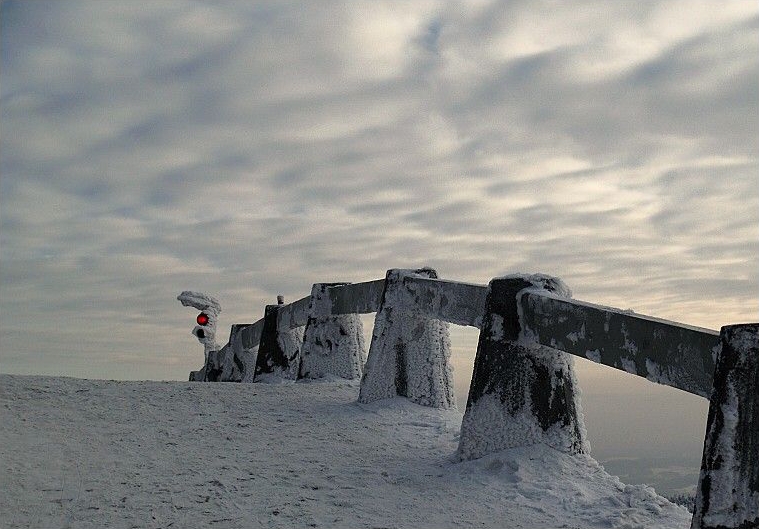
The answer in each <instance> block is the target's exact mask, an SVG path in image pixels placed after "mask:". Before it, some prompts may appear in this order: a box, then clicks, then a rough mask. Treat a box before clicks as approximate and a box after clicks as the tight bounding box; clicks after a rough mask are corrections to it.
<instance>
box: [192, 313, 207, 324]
mask: <svg viewBox="0 0 759 529" xmlns="http://www.w3.org/2000/svg"><path fill="white" fill-rule="evenodd" d="M195 321H197V322H198V325H208V321H209V319H208V314H206V313H205V312H201V313H200V314H198V317H197V318H195Z"/></svg>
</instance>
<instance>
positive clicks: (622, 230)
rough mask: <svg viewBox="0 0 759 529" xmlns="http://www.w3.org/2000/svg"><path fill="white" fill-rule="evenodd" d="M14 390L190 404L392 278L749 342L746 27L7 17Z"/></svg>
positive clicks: (202, 11) (419, 7) (145, 5)
mask: <svg viewBox="0 0 759 529" xmlns="http://www.w3.org/2000/svg"><path fill="white" fill-rule="evenodd" d="M0 37H1V38H2V43H1V44H2V49H1V53H2V64H1V69H0V123H1V125H0V127H2V128H1V129H0V130H1V135H0V300H1V301H0V372H4V373H25V374H53V375H73V376H81V377H98V378H134V379H141V378H157V379H186V376H187V373H188V371H189V370H190V369H195V368H197V367H198V366H199V365H200V363H201V362H202V348H201V347H200V346H199V345H198V344H197V342H196V341H195V340H194V338H193V337H192V336H191V335H190V334H189V331H190V329H191V328H192V323H193V318H194V316H195V312H194V311H190V310H188V309H186V308H184V307H181V305H180V304H179V303H178V302H177V301H176V296H177V294H178V293H179V292H180V291H182V290H186V289H191V290H199V291H203V292H206V293H208V294H211V295H214V296H216V297H217V298H218V299H219V300H220V301H221V304H222V307H223V312H222V314H221V318H220V325H221V331H220V333H219V339H220V341H221V342H223V341H225V339H226V336H227V332H228V331H227V329H228V328H229V325H230V324H232V323H236V322H251V321H255V320H257V319H259V318H260V317H261V316H262V314H263V308H264V305H265V304H266V303H272V302H274V300H275V296H276V295H277V294H284V295H285V296H286V298H288V299H290V300H293V299H296V298H300V297H302V296H305V295H306V294H308V292H309V291H310V286H311V284H312V283H314V282H317V281H363V280H370V279H377V278H380V277H383V276H384V273H385V270H386V269H388V268H396V267H419V266H423V265H427V266H432V267H434V268H436V269H437V270H438V272H439V274H440V276H441V277H444V278H450V279H457V280H463V281H470V282H477V283H487V281H488V280H489V279H490V278H492V277H494V276H498V275H502V274H505V273H511V272H545V273H549V274H553V275H557V276H559V277H561V278H562V279H564V281H565V282H566V283H567V284H568V285H569V286H570V287H571V288H572V289H573V291H574V293H575V296H576V297H577V298H579V299H583V300H586V301H591V302H594V303H600V304H607V305H612V306H617V307H621V308H632V309H634V310H636V311H638V312H642V313H645V314H650V315H653V316H658V317H663V318H668V319H674V320H677V321H682V322H685V323H689V324H693V325H700V326H705V327H710V328H719V327H720V326H721V325H725V324H729V323H738V322H742V321H757V320H759V267H757V263H758V262H759V61H757V57H759V7H757V3H756V2H755V1H754V0H745V1H728V2H697V1H690V0H689V1H657V2H638V1H624V2H601V1H599V2H572V3H566V4H565V3H560V2H526V1H518V2H402V3H401V2H353V1H351V2H343V3H327V2H283V1H281V0H277V1H276V2H271V3H264V2H191V1H172V0H162V1H161V2H147V1H129V2H123V1H76V0H67V1H65V2H60V1H46V0H39V1H35V2H17V1H3V2H2V3H0Z"/></svg>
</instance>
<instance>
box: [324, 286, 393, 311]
mask: <svg viewBox="0 0 759 529" xmlns="http://www.w3.org/2000/svg"><path fill="white" fill-rule="evenodd" d="M384 288H385V280H384V279H378V280H376V281H366V282H364V283H346V284H344V285H338V286H333V287H331V288H330V289H329V291H328V292H329V298H330V307H331V311H332V314H335V315H337V314H369V313H371V312H377V311H378V310H379V306H380V301H381V300H382V292H383V290H384Z"/></svg>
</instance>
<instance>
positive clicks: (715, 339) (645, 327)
mask: <svg viewBox="0 0 759 529" xmlns="http://www.w3.org/2000/svg"><path fill="white" fill-rule="evenodd" d="M403 286H404V289H403V290H402V291H401V292H402V295H403V300H404V302H405V304H406V306H407V307H410V308H413V309H414V310H418V311H421V312H423V313H424V314H425V315H427V316H428V317H431V318H436V319H439V320H442V321H446V322H448V323H453V324H455V325H464V326H471V327H477V328H479V327H481V325H482V318H483V315H484V313H485V298H486V296H487V292H488V287H487V286H486V285H477V284H471V283H463V282H458V281H450V280H443V279H432V278H426V277H413V276H409V277H405V278H403ZM384 287H385V280H384V279H378V280H374V281H366V282H362V283H348V284H345V285H338V286H332V287H329V288H328V289H327V292H328V294H329V298H330V302H331V311H330V313H331V314H333V315H340V314H369V313H373V312H377V310H378V309H379V306H380V303H381V299H382V291H383V289H384ZM310 301H311V299H310V296H307V297H304V298H301V299H299V300H297V301H294V302H292V303H289V304H285V305H282V306H281V307H280V308H279V311H278V313H277V329H278V330H279V331H282V332H284V331H287V330H289V329H295V328H298V327H303V326H305V325H306V324H307V323H308V316H309V310H310ZM520 309H521V318H522V325H523V327H524V339H526V340H528V341H530V340H532V341H534V342H535V343H537V344H540V345H543V346H547V347H552V348H555V349H558V350H560V351H563V352H566V353H570V354H573V355H576V356H580V357H582V358H586V359H588V360H591V361H593V362H596V363H599V364H603V365H606V366H608V367H612V368H615V369H618V370H621V371H625V372H627V373H631V374H634V375H638V376H641V377H643V378H646V379H648V380H650V381H652V382H656V383H659V384H664V385H668V386H672V387H675V388H678V389H681V390H684V391H687V392H689V393H693V394H695V395H699V396H702V397H706V398H708V396H709V395H710V393H711V384H712V376H713V373H714V358H715V354H716V351H717V349H718V348H719V332H718V331H715V330H711V329H703V328H699V327H693V326H689V325H686V324H682V323H677V322H672V321H667V320H662V319H658V318H654V317H651V316H646V315H643V314H636V313H632V312H630V311H623V310H620V309H615V308H612V307H604V306H601V305H594V304H592V303H587V302H584V301H579V300H575V299H568V298H562V297H559V296H554V295H551V294H547V293H545V292H525V293H524V294H523V295H522V296H521V299H520ZM262 331H263V319H261V320H259V321H257V322H255V323H253V324H249V325H235V326H233V329H232V333H231V334H230V342H231V341H232V334H237V333H240V339H241V340H242V343H243V344H244V345H245V347H246V348H250V347H253V346H255V345H257V344H258V342H259V341H260V338H261V332H262Z"/></svg>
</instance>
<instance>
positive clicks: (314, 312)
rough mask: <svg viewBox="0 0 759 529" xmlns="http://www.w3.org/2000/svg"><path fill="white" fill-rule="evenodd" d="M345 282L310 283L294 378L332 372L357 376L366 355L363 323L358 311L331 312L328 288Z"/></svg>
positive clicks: (348, 377)
mask: <svg viewBox="0 0 759 529" xmlns="http://www.w3.org/2000/svg"><path fill="white" fill-rule="evenodd" d="M347 284H348V283H316V284H314V285H313V287H311V302H310V306H309V315H308V323H307V324H306V330H305V332H304V334H303V347H302V349H301V364H300V372H299V373H298V378H322V377H324V376H325V375H334V376H338V377H342V378H347V379H358V378H361V373H362V371H363V367H364V360H365V358H366V346H365V345H364V327H363V324H362V323H361V318H360V317H359V315H358V314H339V315H333V314H332V301H331V299H330V296H329V294H328V292H327V290H328V289H329V288H332V287H337V286H342V285H347Z"/></svg>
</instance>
